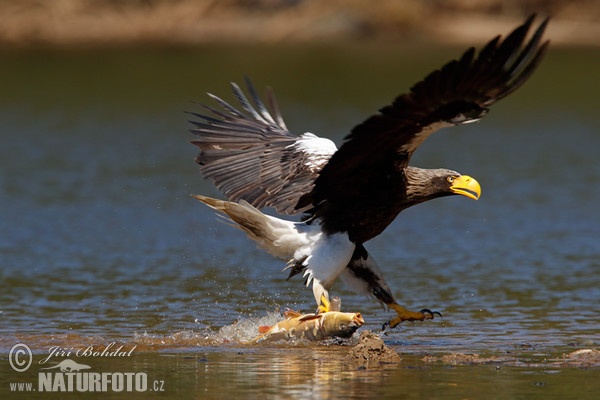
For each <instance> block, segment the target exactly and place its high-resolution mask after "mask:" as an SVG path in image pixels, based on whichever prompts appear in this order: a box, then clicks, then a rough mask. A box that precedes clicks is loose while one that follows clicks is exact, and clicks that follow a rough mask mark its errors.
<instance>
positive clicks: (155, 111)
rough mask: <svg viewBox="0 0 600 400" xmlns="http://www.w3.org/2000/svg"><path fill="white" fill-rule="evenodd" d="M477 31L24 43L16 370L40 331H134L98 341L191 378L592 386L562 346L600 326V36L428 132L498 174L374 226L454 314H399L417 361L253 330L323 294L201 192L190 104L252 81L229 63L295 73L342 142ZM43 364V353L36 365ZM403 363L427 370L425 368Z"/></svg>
mask: <svg viewBox="0 0 600 400" xmlns="http://www.w3.org/2000/svg"><path fill="white" fill-rule="evenodd" d="M459 53H460V49H458V50H457V49H426V50H423V49H414V48H401V49H395V48H391V47H389V46H378V47H342V48H335V49H332V48H318V47H312V48H294V49H287V48H250V49H247V48H246V49H240V48H202V49H166V48H165V49H139V48H126V49H119V50H98V49H97V50H91V51H58V50H56V51H41V50H39V51H19V52H6V51H5V52H4V53H3V54H2V55H1V57H0V73H1V76H2V80H1V81H2V83H1V85H0V87H1V88H2V90H1V92H2V96H1V97H0V135H1V138H2V146H1V147H0V168H1V170H2V175H1V176H0V210H1V211H0V278H1V279H0V321H1V324H0V351H1V352H2V354H3V356H2V357H0V364H1V370H2V371H3V373H2V378H1V379H0V381H2V382H1V383H2V386H1V387H2V390H6V389H7V388H8V383H7V382H14V381H19V379H23V380H25V379H24V377H25V376H26V375H19V374H17V373H16V372H14V371H12V370H11V369H10V367H9V366H8V363H7V362H6V359H7V358H8V356H7V355H8V352H9V350H10V349H11V347H12V346H13V345H14V344H16V343H26V344H28V345H29V346H30V347H31V348H32V349H33V352H34V362H39V360H41V359H42V358H43V357H44V356H45V355H48V352H49V348H51V347H52V346H59V347H61V348H67V349H75V350H76V349H79V348H82V347H85V346H89V345H95V346H107V345H109V344H110V343H117V344H119V345H124V346H125V347H126V348H132V347H134V346H137V347H135V351H134V356H133V357H131V358H127V359H119V360H112V359H102V358H93V359H89V360H88V361H89V362H88V364H89V365H93V367H94V368H96V369H98V368H100V370H101V369H102V368H105V370H107V371H124V370H125V369H127V368H130V369H132V370H134V371H142V372H146V373H148V375H149V377H150V378H152V379H158V380H163V381H165V384H166V388H167V391H166V393H167V394H170V395H171V396H172V395H173V394H179V395H184V394H188V393H189V396H190V397H207V398H216V397H219V396H221V395H228V396H236V395H242V394H246V395H249V394H252V393H255V394H259V393H262V394H265V395H266V396H267V397H290V398H296V397H298V398H300V397H302V398H304V397H305V396H307V395H312V396H313V397H315V398H331V397H336V396H345V397H348V396H355V397H370V396H373V395H376V396H377V397H391V396H394V395H399V393H400V392H401V393H402V394H403V395H404V396H405V397H406V398H424V397H429V398H459V397H469V396H471V397H473V398H478V397H479V398H481V397H490V396H489V395H490V394H494V395H495V398H534V397H536V396H537V397H539V398H542V397H543V398H547V397H548V396H549V395H550V396H555V398H567V397H569V396H568V394H574V393H576V394H577V395H578V397H579V398H584V397H585V396H587V395H589V394H590V393H592V389H594V390H596V391H597V389H598V386H597V382H596V381H594V380H593V379H589V378H590V374H591V373H593V370H576V369H570V368H558V367H556V366H555V365H548V364H547V363H548V361H544V360H548V359H556V358H557V357H559V356H560V354H562V353H564V352H570V351H573V350H575V349H578V348H585V347H593V346H597V343H598V337H599V332H600V318H599V316H598V311H597V304H598V302H599V300H600V241H599V238H600V217H599V216H598V212H597V210H596V208H597V204H598V202H599V201H600V163H599V162H598V155H599V150H598V149H600V135H599V134H598V132H600V118H599V117H598V114H597V110H596V106H597V104H598V103H599V101H600V98H599V94H598V93H599V89H600V82H599V81H598V79H597V71H598V70H599V69H600V56H599V54H598V53H597V52H594V51H588V52H585V51H578V52H576V51H570V50H564V49H563V50H560V49H556V50H554V51H553V52H551V53H550V54H549V55H548V57H547V59H546V60H545V62H544V63H543V65H542V67H541V69H540V70H539V71H538V72H537V73H536V74H535V75H534V77H533V79H532V80H531V81H530V82H528V83H527V84H526V85H525V86H524V87H523V88H522V89H521V90H520V91H518V92H517V93H515V94H514V95H511V96H510V97H509V98H507V99H505V100H503V101H502V102H501V103H499V104H497V105H495V106H494V107H493V110H492V112H491V113H490V114H489V116H487V117H486V118H485V119H484V120H483V121H482V122H480V123H478V124H475V125H470V126H466V127H461V128H454V129H452V130H451V131H447V132H441V133H437V134H436V135H435V136H433V137H432V138H430V139H429V140H428V141H427V142H426V143H425V144H424V145H423V147H422V148H421V149H419V151H418V152H417V153H416V154H415V157H414V158H413V164H415V165H419V166H423V167H449V168H452V169H456V170H458V171H461V172H463V173H467V174H469V175H472V176H474V177H476V178H477V179H478V181H479V182H480V183H481V184H482V189H483V195H482V198H481V199H480V200H479V201H477V202H473V201H471V200H468V199H466V198H446V199H440V200H436V201H434V202H431V203H429V204H424V205H420V206H418V207H415V208H413V209H410V210H407V211H405V212H403V213H402V214H401V215H400V217H399V218H398V219H397V220H396V221H395V222H394V223H393V224H392V225H391V226H390V227H389V228H388V229H387V230H386V232H385V233H384V234H383V235H381V236H380V237H378V238H376V239H375V240H373V241H372V242H370V243H368V245H367V247H368V249H369V250H370V252H371V253H372V254H374V256H375V258H376V259H377V261H378V263H379V264H380V266H381V267H382V269H383V271H384V274H385V276H386V279H387V280H388V283H389V284H390V286H391V287H392V288H393V290H394V291H395V293H396V295H397V297H398V300H399V302H400V303H401V304H404V305H406V306H408V307H410V308H411V309H420V308H423V307H428V308H431V309H435V310H439V311H441V312H442V313H443V314H444V318H442V319H436V320H434V321H428V322H425V323H419V324H405V325H403V326H401V327H399V328H397V329H396V330H394V331H392V332H389V333H388V336H385V337H384V339H385V341H386V343H388V344H389V345H390V346H392V347H393V348H394V349H396V350H397V351H399V352H400V353H401V354H402V355H403V358H404V361H403V364H402V365H401V366H400V367H394V368H384V369H382V370H375V371H371V370H366V371H360V370H355V369H352V368H344V362H343V355H344V354H345V352H346V351H347V347H344V346H308V347H306V346H303V347H300V348H287V347H281V346H274V347H268V346H267V347H260V348H253V347H249V346H244V345H241V344H239V343H238V340H241V339H248V338H251V337H252V336H253V335H254V334H255V330H256V329H257V327H258V325H260V324H265V321H266V322H268V323H272V322H273V321H275V320H276V319H277V315H278V314H277V313H276V310H277V309H278V308H284V307H291V308H295V309H301V310H304V311H311V310H312V309H313V307H314V304H313V300H312V293H311V292H310V291H309V290H307V289H306V288H304V287H303V285H302V281H301V280H300V279H291V280H290V281H286V280H285V277H286V274H285V273H284V272H281V271H280V270H281V269H282V268H283V265H282V263H281V262H279V261H277V260H275V259H272V258H271V257H270V256H268V255H266V254H263V253H262V252H261V251H260V250H258V249H256V248H255V246H254V244H253V243H251V242H250V241H249V240H247V239H246V238H245V237H244V235H243V234H242V233H241V232H239V231H237V230H235V229H233V228H230V227H228V226H227V225H224V224H222V223H219V222H218V221H217V219H216V218H215V217H214V215H213V213H212V212H211V211H210V210H209V209H207V208H206V207H204V206H203V205H201V204H200V203H198V202H197V201H196V200H194V199H192V198H191V197H190V196H189V194H191V193H202V194H207V195H211V196H219V193H218V192H217V191H216V190H215V189H214V187H213V186H212V184H211V183H210V182H208V181H204V180H202V179H201V177H200V176H199V174H198V171H197V168H196V166H195V164H194V162H193V158H194V156H195V153H196V150H195V147H193V146H191V145H190V144H188V140H189V139H190V138H191V135H190V134H188V133H187V129H188V128H189V125H188V124H187V122H186V119H187V118H188V116H186V115H185V114H184V113H183V111H184V110H192V111H193V110H197V106H196V105H195V104H194V103H193V101H201V102H206V101H208V100H207V98H206V97H205V95H204V92H206V91H210V92H213V93H215V94H219V95H223V96H225V97H227V98H229V99H231V97H229V89H228V87H227V83H228V82H229V81H231V80H237V81H241V79H242V77H243V76H244V75H248V76H250V77H252V78H253V79H254V81H255V83H256V84H257V86H259V87H260V86H263V85H267V84H269V85H272V86H273V87H274V88H275V90H276V93H277V94H278V98H279V100H280V103H281V107H282V111H283V113H284V116H285V117H286V121H287V124H288V126H289V127H290V128H291V129H292V130H294V131H296V132H299V133H300V132H303V131H306V130H308V131H312V132H315V133H318V134H320V135H322V136H328V137H330V138H332V139H334V140H336V141H337V142H338V143H339V142H340V140H341V138H342V137H343V136H344V135H345V133H346V132H348V131H349V129H350V128H351V127H352V126H353V125H354V124H355V123H358V122H360V121H361V120H362V119H363V118H365V117H366V116H368V115H369V114H370V113H372V112H373V110H375V109H377V108H378V107H380V106H382V105H384V104H385V103H386V102H387V101H389V100H391V99H392V98H393V97H394V96H395V95H396V94H398V93H400V92H402V91H405V90H406V89H407V88H408V87H409V86H410V85H411V84H412V83H413V82H415V81H416V80H418V79H420V78H422V77H423V75H424V74H425V73H426V72H427V71H429V70H430V69H432V68H435V67H437V66H439V65H441V63H443V62H444V61H446V60H447V59H449V58H450V57H454V56H457V55H458V54H459ZM407 55H408V56H407ZM333 292H335V293H336V294H339V295H341V296H342V298H343V301H344V303H343V306H344V309H345V310H347V311H360V312H362V313H363V315H364V316H365V319H366V326H365V327H364V328H363V330H364V329H371V330H378V329H379V327H380V326H381V324H382V323H383V322H384V321H385V320H386V319H387V318H389V317H390V316H391V314H390V313H389V312H388V311H386V310H383V309H381V308H380V307H379V306H378V305H377V304H375V303H373V302H368V301H364V299H363V298H361V297H360V296H357V295H354V294H353V293H351V292H349V291H347V290H346V289H345V288H344V287H343V286H342V284H339V285H336V286H335V287H334V290H333ZM236 322H238V323H237V324H235V323H236ZM238 328H239V329H238ZM448 352H466V353H481V352H483V353H486V354H496V355H498V354H500V355H504V354H509V353H510V354H513V353H515V352H518V353H519V354H520V355H519V357H521V358H520V359H523V358H524V359H527V360H530V358H531V357H533V359H534V361H531V360H530V361H527V362H525V363H524V364H521V365H520V364H519V363H518V362H517V363H515V362H512V363H510V365H508V366H502V367H501V368H499V369H498V368H497V367H496V366H493V365H485V364H484V365H477V366H452V367H448V366H447V365H441V364H439V363H438V364H436V363H433V364H432V363H426V362H423V361H422V357H423V356H424V355H426V354H442V353H448ZM57 361H60V359H57ZM79 362H82V361H80V360H79ZM83 362H84V363H85V361H83ZM123 368H125V369H123ZM5 371H6V373H5ZM37 371H38V368H37V366H36V368H32V371H29V373H31V374H33V375H31V376H33V378H32V380H33V381H36V379H35V374H36V373H37ZM153 377H154V378H153ZM401 382H419V385H418V387H417V388H414V389H412V390H405V389H404V388H403V387H402V386H400V385H401ZM500 389H501V390H500ZM484 394H485V396H484ZM44 395H47V394H44ZM39 396H40V397H44V396H43V395H42V394H39ZM15 397H17V396H15ZM20 397H23V396H20ZM492 398H494V396H492Z"/></svg>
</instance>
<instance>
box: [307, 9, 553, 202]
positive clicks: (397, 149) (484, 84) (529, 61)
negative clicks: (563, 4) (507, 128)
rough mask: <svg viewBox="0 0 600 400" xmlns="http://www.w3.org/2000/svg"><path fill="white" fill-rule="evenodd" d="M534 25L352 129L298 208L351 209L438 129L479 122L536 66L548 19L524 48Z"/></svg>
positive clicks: (456, 64)
mask: <svg viewBox="0 0 600 400" xmlns="http://www.w3.org/2000/svg"><path fill="white" fill-rule="evenodd" d="M534 18H535V15H532V16H531V17H529V18H528V19H527V20H526V21H525V23H524V24H523V25H521V26H519V27H518V28H516V29H515V30H514V31H513V32H512V33H511V34H510V35H508V36H507V37H506V39H504V40H502V41H501V40H500V36H498V37H496V38H494V39H493V40H491V41H490V42H489V43H488V44H487V45H486V46H485V47H483V48H482V49H481V51H479V53H478V54H477V55H476V53H475V49H474V48H470V49H469V50H467V51H466V52H465V53H464V54H463V56H462V57H461V58H460V59H458V60H454V61H451V62H449V63H447V64H446V65H444V66H443V67H442V68H441V69H439V70H436V71H434V72H432V73H431V74H429V75H428V76H427V77H426V78H425V79H423V80H422V81H421V82H418V83H417V84H416V85H414V86H413V87H412V88H411V90H410V92H409V93H406V94H403V95H400V96H399V97H398V98H396V99H395V101H394V102H393V103H392V104H390V105H388V106H386V107H384V108H382V109H381V110H379V113H378V114H376V115H374V116H372V117H370V118H368V119H367V120H366V121H364V122H363V123H361V124H360V125H358V126H356V127H355V128H354V129H353V130H352V132H351V133H350V134H349V135H348V136H347V137H346V138H345V141H344V143H343V145H342V146H341V147H340V149H339V150H338V151H337V152H336V153H335V154H334V155H333V157H331V159H330V161H329V162H328V164H327V165H326V166H325V167H324V168H323V170H322V171H321V174H320V175H319V178H318V179H317V181H316V184H315V187H314V189H313V192H312V193H310V194H309V195H307V196H305V197H304V198H303V199H302V200H301V202H300V204H299V205H300V206H303V205H304V206H305V205H307V204H309V203H312V204H313V205H314V206H318V205H319V204H322V202H323V201H327V202H328V203H329V204H330V205H332V207H329V208H330V209H331V208H335V207H336V206H337V204H336V203H337V201H335V199H336V198H337V199H340V200H341V199H345V201H350V202H351V201H352V198H353V196H354V195H359V194H360V193H361V192H362V191H361V186H362V185H368V184H369V182H371V181H372V180H373V179H374V178H375V175H376V174H380V175H381V174H386V173H388V172H389V171H391V170H397V169H400V168H403V167H405V166H406V165H407V164H408V162H409V161H410V157H411V155H412V154H413V152H414V151H415V150H416V149H417V147H418V146H419V145H420V144H421V143H423V141H424V140H425V139H427V137H429V135H431V134H432V133H433V132H435V131H436V130H438V129H439V128H443V127H447V126H453V125H458V124H464V123H468V122H473V121H476V120H478V119H480V118H481V117H483V116H484V115H485V114H486V113H487V111H488V107H489V106H490V105H492V104H493V103H495V102H496V101H498V100H500V99H502V98H504V97H505V96H507V95H509V94H510V93H512V92H513V91H514V90H516V89H517V88H519V87H520V86H521V85H522V84H523V83H524V82H525V81H526V80H527V79H528V78H529V76H530V75H531V74H532V73H533V71H534V70H535V68H536V67H537V66H538V64H539V62H540V61H541V58H542V56H543V54H544V52H545V50H546V47H547V44H548V42H545V43H540V42H541V38H542V35H543V33H544V29H545V27H546V24H547V22H548V19H546V20H544V21H543V22H542V23H541V24H540V26H539V27H538V28H537V30H536V31H535V33H534V34H533V35H532V37H531V39H530V40H529V41H528V42H525V39H526V36H527V32H528V31H529V29H530V27H531V25H532V23H533V20H534ZM363 191H364V190H363ZM332 200H333V201H332Z"/></svg>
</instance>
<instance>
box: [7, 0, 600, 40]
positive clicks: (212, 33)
mask: <svg viewBox="0 0 600 400" xmlns="http://www.w3.org/2000/svg"><path fill="white" fill-rule="evenodd" d="M534 12H535V13H537V14H538V15H540V16H551V17H552V24H551V26H550V28H549V32H548V37H550V38H551V40H552V42H553V45H562V46H580V47H597V46H599V45H600V23H598V22H600V2H598V1H595V0H580V1H577V2H573V1H565V0H526V1H518V0H504V1H501V0H445V1H441V0H438V1H428V2H421V1H415V0H380V1H378V2H376V3H374V2H369V1H363V0H347V1H342V0H331V1H318V0H55V1H39V0H20V1H18V2H17V1H8V0H0V46H2V47H5V48H6V47H31V46H34V47H39V46H67V47H87V46H115V45H130V44H159V45H202V44H211V43H218V44H221V43H222V44H226V43H241V44H244V43H262V44H281V43H283V44H288V43H289V44H292V43H339V42H356V41H359V42H360V41H362V42H373V41H381V42H398V41H401V42H409V41H410V42H423V43H444V44H465V43H469V44H475V43H478V42H482V41H485V40H486V39H487V38H489V37H490V36H493V35H496V34H498V33H499V32H508V31H509V30H510V29H511V28H512V27H514V26H516V24H518V23H519V22H521V21H522V20H523V19H524V18H525V17H526V16H527V15H529V14H531V13H534Z"/></svg>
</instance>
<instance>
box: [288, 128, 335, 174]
mask: <svg viewBox="0 0 600 400" xmlns="http://www.w3.org/2000/svg"><path fill="white" fill-rule="evenodd" d="M293 146H294V149H295V150H297V151H299V152H302V153H304V159H305V165H306V166H307V167H308V168H309V169H310V170H311V171H315V170H317V171H318V170H320V169H321V168H322V167H323V165H325V164H326V163H327V161H329V159H330V158H331V156H332V155H333V153H335V152H336V151H337V147H336V146H335V143H333V142H332V141H331V140H329V139H326V138H321V137H318V136H317V135H314V134H312V133H310V132H306V133H304V134H303V135H302V136H300V138H298V140H296V142H295V143H294V144H293Z"/></svg>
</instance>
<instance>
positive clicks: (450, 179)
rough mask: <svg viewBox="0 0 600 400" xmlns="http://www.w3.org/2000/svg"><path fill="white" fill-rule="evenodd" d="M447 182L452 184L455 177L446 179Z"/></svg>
mask: <svg viewBox="0 0 600 400" xmlns="http://www.w3.org/2000/svg"><path fill="white" fill-rule="evenodd" d="M446 180H447V181H448V182H450V183H452V182H454V177H453V176H449V177H447V178H446Z"/></svg>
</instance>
